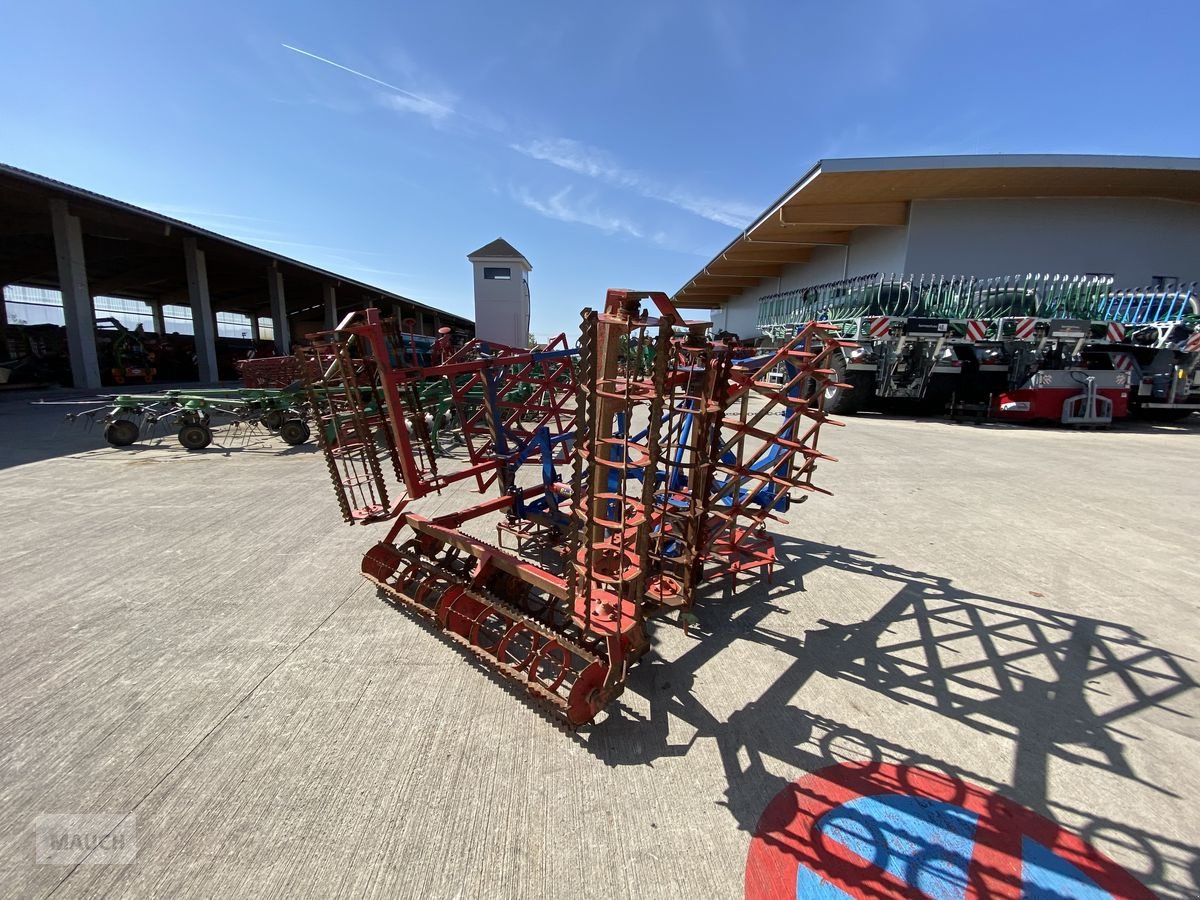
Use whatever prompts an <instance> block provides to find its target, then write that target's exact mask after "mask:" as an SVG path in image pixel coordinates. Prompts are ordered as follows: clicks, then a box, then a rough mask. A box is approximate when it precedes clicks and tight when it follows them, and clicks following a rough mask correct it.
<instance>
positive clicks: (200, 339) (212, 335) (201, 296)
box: [183, 237, 218, 382]
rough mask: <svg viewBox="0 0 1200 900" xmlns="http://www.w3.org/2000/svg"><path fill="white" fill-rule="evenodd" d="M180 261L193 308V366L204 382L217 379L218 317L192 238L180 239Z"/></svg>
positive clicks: (201, 255)
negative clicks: (181, 244)
mask: <svg viewBox="0 0 1200 900" xmlns="http://www.w3.org/2000/svg"><path fill="white" fill-rule="evenodd" d="M183 261H184V265H186V266H187V283H188V301H189V303H190V305H191V307H192V330H193V331H194V332H195V334H196V368H197V369H198V370H199V373H200V380H201V381H203V382H211V381H217V380H218V375H217V320H216V319H215V318H214V317H213V311H212V300H211V299H210V298H209V296H208V265H207V264H206V263H205V261H204V251H203V250H201V249H200V248H199V247H197V246H196V239H195V238H194V237H185V238H184V239H183Z"/></svg>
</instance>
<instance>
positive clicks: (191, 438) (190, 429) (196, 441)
mask: <svg viewBox="0 0 1200 900" xmlns="http://www.w3.org/2000/svg"><path fill="white" fill-rule="evenodd" d="M179 443H181V444H183V446H185V447H187V448H188V449H189V450H203V449H204V448H205V447H207V446H208V445H209V444H211V443H212V432H211V431H209V430H208V428H207V427H206V426H204V425H184V426H183V427H182V428H180V429H179Z"/></svg>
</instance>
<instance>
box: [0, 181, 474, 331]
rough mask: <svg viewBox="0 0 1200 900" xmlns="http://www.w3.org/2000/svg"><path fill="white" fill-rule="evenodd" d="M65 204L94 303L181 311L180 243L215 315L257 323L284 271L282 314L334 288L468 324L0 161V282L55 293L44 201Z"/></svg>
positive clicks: (357, 298)
mask: <svg viewBox="0 0 1200 900" xmlns="http://www.w3.org/2000/svg"><path fill="white" fill-rule="evenodd" d="M54 198H59V199H65V200H66V201H67V203H68V205H69V208H70V211H71V213H72V214H73V215H75V216H78V217H79V218H80V220H81V222H82V225H83V241H84V256H85V258H86V261H87V269H88V281H89V283H90V285H91V290H92V293H93V294H95V295H102V294H115V295H117V296H123V297H132V298H156V299H165V300H167V302H171V303H179V304H181V305H185V306H186V305H187V303H188V301H187V284H186V273H185V271H184V259H183V252H182V249H181V238H182V237H183V236H192V237H195V238H196V239H197V243H198V245H199V246H200V247H201V249H203V250H204V251H205V255H206V257H207V261H208V277H209V291H210V293H211V295H212V301H213V306H214V308H217V309H220V310H224V311H229V312H244V313H246V314H248V315H260V314H261V315H265V314H267V313H266V311H267V309H268V308H269V299H268V288H267V270H268V268H269V267H272V266H273V267H275V268H277V269H279V270H281V271H282V272H283V273H284V281H285V298H286V302H287V307H288V312H289V314H290V315H298V314H301V313H304V312H306V311H307V310H309V309H319V308H320V304H321V302H322V300H321V296H322V295H321V290H322V287H323V286H324V285H325V284H333V285H334V286H335V287H336V288H337V290H338V303H339V306H342V307H344V308H346V309H349V308H353V307H355V306H362V305H364V304H373V303H379V302H381V301H384V302H386V303H388V304H395V305H396V306H398V307H400V309H401V310H402V311H403V313H404V314H405V315H409V314H414V313H416V312H419V311H421V310H425V311H429V312H431V313H432V312H436V313H437V314H438V315H439V316H440V317H441V318H442V319H444V320H446V321H447V322H449V323H450V324H453V325H459V326H462V325H469V324H470V322H471V320H470V319H468V318H465V317H463V316H459V315H456V314H454V313H448V312H445V311H442V310H438V309H436V308H435V307H432V306H429V305H428V304H425V303H421V302H419V301H416V300H412V299H411V298H408V297H404V296H402V295H400V294H396V293H394V292H392V291H388V290H384V289H383V288H380V287H375V286H374V285H370V284H366V283H365V282H362V281H359V280H357V279H355V278H350V277H347V276H345V275H339V274H337V273H336V272H330V271H328V270H326V269H322V268H320V267H318V266H313V265H310V264H308V263H305V262H301V261H300V260H296V259H292V258H290V257H287V256H283V255H282V254H279V253H275V252H273V251H271V250H264V249H262V248H261V247H255V246H253V245H251V244H247V243H244V242H242V241H239V240H236V239H234V238H230V237H226V236H225V235H222V234H217V233H216V232H212V231H209V230H207V229H205V228H200V227H199V226H196V225H192V224H190V223H188V222H184V221H181V220H179V219H173V218H171V217H170V216H165V215H162V214H161V213H156V212H154V211H152V210H148V209H142V208H141V207H138V206H134V205H133V204H131V203H125V202H124V201H121V200H116V199H113V198H112V197H106V196H104V195H103V194H97V193H95V192H94V191H89V190H86V189H84V188H81V187H76V186H75V185H71V184H67V183H65V182H62V181H57V180H55V179H53V178H49V177H47V176H45V175H39V174H37V173H35V172H28V171H26V170H24V169H19V168H16V167H15V166H9V165H5V164H3V163H0V284H30V285H38V286H43V287H57V286H58V270H57V262H56V257H55V250H54V236H53V230H52V227H51V223H50V209H49V204H48V201H49V200H51V199H54Z"/></svg>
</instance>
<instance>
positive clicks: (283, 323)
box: [267, 265, 292, 356]
mask: <svg viewBox="0 0 1200 900" xmlns="http://www.w3.org/2000/svg"><path fill="white" fill-rule="evenodd" d="M267 293H268V294H270V295H271V323H272V324H273V325H274V327H275V350H276V352H278V353H279V355H280V356H288V355H290V354H291V352H292V333H291V331H290V330H289V329H288V318H287V303H286V302H285V300H284V294H283V273H282V272H280V271H279V270H278V269H276V268H275V267H274V265H271V266H268V267H267Z"/></svg>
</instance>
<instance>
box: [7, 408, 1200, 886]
mask: <svg viewBox="0 0 1200 900" xmlns="http://www.w3.org/2000/svg"><path fill="white" fill-rule="evenodd" d="M61 412H62V411H61V410H60V409H55V408H31V407H28V406H25V405H23V404H21V403H18V402H13V401H12V400H11V399H10V400H6V401H4V402H3V403H0V434H3V437H0V466H4V467H3V468H0V497H3V507H2V509H3V523H4V524H3V531H2V539H3V544H4V546H5V548H6V551H7V552H6V553H5V558H6V567H5V573H4V576H3V582H2V583H3V591H2V592H0V634H2V635H3V637H4V649H3V652H2V653H0V698H3V699H2V702H0V738H2V740H0V894H2V895H4V896H13V897H26V896H38V897H44V896H55V897H73V896H94V895H97V894H107V895H113V896H147V895H159V896H161V895H167V894H170V895H178V896H238V895H248V894H253V895H272V896H283V895H289V896H292V895H307V896H320V897H328V896H413V897H446V898H454V897H482V896H489V897H535V896H538V897H560V896H578V897H602V896H603V897H614V896H615V897H625V896H629V897H634V896H636V897H651V898H653V897H664V898H665V897H679V896H697V897H736V896H740V895H741V894H742V890H743V879H744V873H745V864H746V855H747V849H748V847H749V844H750V840H751V835H752V833H753V832H754V829H755V826H756V823H757V821H758V819H759V816H760V815H761V813H762V811H763V809H764V807H765V806H766V805H767V804H768V802H769V801H770V800H771V799H772V797H774V796H775V795H776V794H777V793H778V792H779V791H780V790H781V789H783V788H784V787H785V786H786V785H787V784H788V783H789V782H791V781H792V780H794V779H796V778H799V777H801V776H802V775H804V774H806V773H808V772H812V771H814V770H817V769H821V768H823V767H825V766H828V765H831V764H834V763H838V762H843V761H854V760H863V759H869V760H876V761H880V762H891V763H906V764H909V765H915V766H920V767H922V768H926V769H931V770H934V771H937V772H941V773H944V774H946V775H948V776H951V777H954V778H958V779H962V780H964V781H967V782H970V783H973V784H975V785H979V786H981V787H984V788H986V789H988V790H991V791H995V792H997V793H1000V794H1002V795H1004V796H1006V797H1008V798H1010V799H1012V800H1014V801H1016V802H1017V803H1020V804H1023V805H1025V806H1027V807H1029V808H1030V809H1032V810H1034V811H1035V812H1037V813H1039V814H1041V815H1044V816H1046V817H1048V818H1050V819H1053V820H1055V821H1057V822H1059V823H1061V824H1062V825H1064V826H1066V827H1067V828H1069V829H1071V830H1072V831H1074V832H1076V833H1078V834H1080V835H1081V836H1082V837H1083V838H1084V839H1085V840H1087V841H1089V842H1090V843H1091V844H1092V845H1093V846H1095V847H1096V848H1097V849H1099V850H1100V851H1102V852H1103V853H1105V854H1107V855H1108V856H1110V857H1112V858H1113V859H1114V860H1115V861H1116V862H1118V863H1119V864H1120V865H1122V866H1124V867H1125V868H1126V869H1127V870H1128V871H1130V872H1131V873H1133V874H1135V875H1137V876H1138V877H1139V878H1140V879H1141V880H1142V881H1143V883H1145V884H1146V885H1147V886H1149V887H1150V888H1151V889H1153V890H1154V891H1155V892H1156V893H1158V894H1159V895H1161V896H1164V897H1172V898H1184V897H1195V896H1197V895H1198V894H1200V850H1198V849H1197V842H1198V841H1197V838H1198V836H1200V812H1198V811H1197V800H1198V799H1200V768H1198V767H1197V766H1196V765H1195V760H1196V758H1197V750H1198V749H1200V718H1198V714H1200V692H1197V691H1196V690H1195V687H1196V679H1197V678H1198V677H1200V664H1198V663H1197V661H1196V656H1197V651H1196V649H1195V648H1196V625H1195V616H1196V606H1197V600H1196V597H1197V591H1196V587H1195V585H1196V584H1197V583H1200V563H1198V562H1197V552H1196V535H1197V532H1198V531H1200V518H1198V516H1197V513H1196V501H1197V500H1198V499H1200V490H1198V489H1197V486H1196V481H1195V475H1194V471H1195V466H1196V461H1197V459H1200V452H1198V451H1200V419H1197V421H1196V422H1195V423H1194V424H1188V425H1185V426H1175V427H1162V428H1125V429H1117V430H1114V431H1112V432H1100V433H1091V432H1088V433H1081V432H1071V431H1061V430H1051V429H1037V428H1018V427H1001V426H985V427H973V426H959V425H950V424H947V423H943V422H934V421H929V422H914V421H910V420H905V419H885V418H880V417H869V416H863V417H859V418H856V419H853V420H850V421H849V423H848V425H847V427H846V428H845V429H838V430H836V431H832V430H831V433H829V434H828V436H827V437H824V438H823V441H822V447H823V449H825V450H827V452H829V453H832V454H833V455H835V456H837V457H839V458H840V459H841V462H839V463H837V464H835V465H833V464H831V465H823V466H822V468H821V470H820V472H819V473H818V479H817V480H818V483H820V484H821V485H822V486H825V487H828V488H830V489H832V490H833V491H834V492H835V494H836V496H834V497H832V498H828V497H815V498H813V499H812V500H810V501H809V502H808V503H806V504H805V505H804V506H802V507H799V508H797V509H795V510H794V511H793V512H792V513H789V516H788V517H789V518H790V519H791V524H790V525H788V526H786V527H781V528H780V529H779V532H778V534H779V537H778V547H779V551H780V555H781V557H783V558H784V562H783V564H782V565H781V567H780V568H779V569H777V571H776V577H775V579H774V584H772V585H766V584H761V585H756V586H754V587H751V588H746V589H743V590H739V591H738V592H736V593H735V594H733V595H732V596H722V593H723V592H722V591H721V590H720V589H717V590H715V591H714V594H713V596H714V599H712V600H711V601H709V602H706V603H705V604H703V606H702V607H701V608H700V609H698V615H699V617H700V619H701V628H700V629H699V632H700V633H697V632H695V631H694V632H693V633H692V635H690V636H685V635H684V634H683V633H682V632H681V631H679V630H677V629H675V628H672V627H669V626H658V627H656V628H655V630H654V632H653V635H654V639H655V649H654V651H653V652H652V653H651V654H650V655H649V656H648V657H647V659H646V660H645V661H643V662H642V663H640V664H639V666H638V668H637V670H636V672H635V674H634V675H633V676H632V678H631V682H630V686H629V689H628V690H627V692H626V693H625V695H624V696H623V697H622V698H621V699H620V701H619V702H618V704H616V707H615V708H614V709H613V711H612V714H611V715H609V716H608V717H607V718H606V719H605V720H604V721H602V722H601V723H600V724H598V725H597V726H595V727H592V728H589V729H586V730H584V731H582V732H580V733H579V734H577V735H574V736H568V735H564V734H562V733H560V732H559V731H558V730H556V729H555V728H553V727H552V726H551V725H550V724H548V723H547V722H545V721H544V720H543V719H541V718H540V717H539V716H537V715H536V714H534V713H533V712H531V711H530V710H529V709H528V708H527V707H526V706H525V705H524V704H523V703H522V702H521V701H520V700H519V699H518V698H517V697H515V696H513V695H512V694H510V693H508V692H507V691H505V690H503V689H502V688H501V687H499V686H498V685H497V684H496V682H495V681H494V680H493V679H492V678H491V677H490V676H489V675H488V674H487V673H485V672H484V671H483V670H481V669H479V668H478V667H477V666H475V665H473V664H472V663H470V662H468V661H467V660H466V659H465V658H464V657H463V656H461V655H460V654H459V653H458V652H457V651H456V650H455V649H454V648H452V647H451V646H448V645H447V644H446V643H445V642H443V641H440V640H439V639H438V638H437V637H436V636H434V635H431V634H430V633H429V632H427V631H426V630H425V629H424V628H423V627H421V626H420V625H419V624H417V623H416V622H415V621H413V620H412V619H411V618H409V617H408V616H407V615H406V614H404V613H401V612H398V611H396V610H394V609H392V608H391V607H390V606H388V605H386V604H384V603H383V602H381V601H380V600H379V599H377V598H376V597H375V595H374V592H373V590H371V589H369V588H368V586H367V585H366V584H365V583H363V582H362V580H361V578H360V577H359V574H358V563H359V559H360V557H361V555H362V553H363V552H364V551H365V550H366V549H367V548H368V547H369V546H370V544H371V543H372V542H373V541H374V540H376V539H378V537H379V536H380V534H381V532H382V530H384V529H385V527H386V526H375V527H374V528H349V527H346V526H344V525H342V524H341V521H340V518H339V517H338V513H337V508H336V504H335V503H334V501H333V497H332V494H331V492H330V490H329V487H328V484H327V481H326V478H327V475H326V472H325V468H324V465H323V462H322V460H321V459H320V456H319V454H318V453H315V452H311V451H312V448H294V449H293V448H287V447H286V446H285V445H283V444H282V443H281V442H278V441H275V440H273V439H269V438H262V439H253V440H250V441H248V442H244V443H243V445H242V446H232V447H221V446H217V445H214V446H213V447H211V448H209V450H207V451H204V452H200V453H187V452H185V451H184V450H183V449H182V448H181V447H179V446H178V444H176V443H175V442H174V441H173V439H168V440H166V441H164V442H163V443H162V444H160V445H157V446H153V445H151V446H139V447H135V448H130V449H127V450H117V449H113V448H109V447H108V446H107V445H105V444H104V443H103V439H102V438H101V437H100V435H99V433H98V432H95V433H92V434H90V435H89V434H86V433H84V432H83V431H82V430H81V429H77V428H63V427H61V426H60V425H59V422H58V420H59V419H60V417H61ZM1193 418H1194V419H1196V418H1197V417H1193ZM218 443H220V442H219V441H218ZM475 496H477V495H474V494H471V493H470V492H469V491H467V490H466V489H462V490H461V492H457V489H456V493H455V494H454V495H450V494H449V493H448V494H447V496H446V497H444V498H442V502H444V503H446V504H455V503H458V502H471V499H472V498H474V497H475ZM56 813H84V814H98V813H113V814H119V815H121V816H125V817H127V818H128V820H129V821H132V822H133V823H134V824H135V827H136V858H135V860H134V861H133V862H132V863H131V864H129V865H86V864H85V865H79V866H60V865H45V864H38V863H37V861H36V859H37V857H36V852H35V851H36V847H35V820H36V819H37V818H38V817H39V816H41V815H45V814H56Z"/></svg>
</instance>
